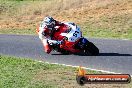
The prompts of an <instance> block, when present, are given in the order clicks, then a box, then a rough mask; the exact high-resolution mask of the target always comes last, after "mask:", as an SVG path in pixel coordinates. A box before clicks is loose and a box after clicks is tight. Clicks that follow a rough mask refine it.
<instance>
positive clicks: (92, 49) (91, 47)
mask: <svg viewBox="0 0 132 88" xmlns="http://www.w3.org/2000/svg"><path fill="white" fill-rule="evenodd" d="M85 53H86V54H90V55H92V56H97V55H99V49H98V48H97V47H96V46H95V45H94V44H93V43H92V42H88V43H87V45H86V48H85Z"/></svg>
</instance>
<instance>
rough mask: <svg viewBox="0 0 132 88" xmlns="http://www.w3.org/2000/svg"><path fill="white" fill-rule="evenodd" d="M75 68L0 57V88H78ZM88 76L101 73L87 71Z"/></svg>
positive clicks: (126, 87)
mask: <svg viewBox="0 0 132 88" xmlns="http://www.w3.org/2000/svg"><path fill="white" fill-rule="evenodd" d="M76 73H77V68H72V67H65V66H62V65H55V64H48V63H42V62H38V61H34V60H31V59H28V58H16V57H10V56H3V55H0V88H62V87H63V88H66V87H68V88H75V87H76V88H80V86H79V85H78V84H77V83H76V80H75V77H76ZM87 73H88V74H97V73H99V74H100V73H102V72H97V71H90V70H87ZM97 86H98V87H99V88H105V87H109V88H117V87H121V88H130V87H131V84H130V85H128V84H118V85H117V84H112V85H111V84H88V85H84V86H82V88H88V87H90V88H95V87H97Z"/></svg>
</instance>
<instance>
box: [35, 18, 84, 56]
mask: <svg viewBox="0 0 132 88" xmlns="http://www.w3.org/2000/svg"><path fill="white" fill-rule="evenodd" d="M62 27H64V28H62ZM36 31H37V33H38V35H39V38H40V39H41V41H42V43H43V46H44V51H45V52H46V53H48V54H49V53H50V52H51V51H52V48H51V47H50V45H56V47H63V43H64V40H67V41H68V42H70V43H71V44H74V43H75V42H76V41H77V40H78V39H79V38H81V36H82V34H81V31H80V28H79V27H78V26H77V25H76V24H74V23H71V22H65V23H63V22H59V21H56V20H54V19H53V18H52V17H50V16H47V17H45V18H44V19H43V21H42V22H41V24H40V26H39V27H38V28H37V30H36ZM58 32H59V33H60V32H61V33H60V35H61V36H62V37H64V38H62V37H59V36H58V35H57V33H58ZM71 47H72V46H71Z"/></svg>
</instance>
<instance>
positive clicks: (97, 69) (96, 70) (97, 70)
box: [36, 60, 121, 74]
mask: <svg viewBox="0 0 132 88" xmlns="http://www.w3.org/2000/svg"><path fill="white" fill-rule="evenodd" d="M36 61H37V60H36ZM38 62H41V63H47V64H56V65H63V66H67V67H75V68H78V67H79V66H73V65H67V64H59V63H49V62H44V61H38ZM81 67H82V68H83V69H86V70H92V71H98V72H99V71H100V72H104V73H111V74H121V73H116V72H111V71H105V70H98V69H92V68H87V67H83V66H81Z"/></svg>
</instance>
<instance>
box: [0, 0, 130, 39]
mask: <svg viewBox="0 0 132 88" xmlns="http://www.w3.org/2000/svg"><path fill="white" fill-rule="evenodd" d="M67 3H68V4H67ZM131 10H132V7H131V0H100V1H98V0H76V1H74V0H73V1H70V0H39V1H34V0H12V1H11V0H10V1H9V0H0V24H1V25H0V34H35V29H36V25H38V24H39V23H40V22H41V20H42V19H43V18H44V16H47V15H50V16H53V17H54V18H55V19H57V20H59V21H66V22H67V21H72V22H75V23H77V24H78V25H79V26H81V29H82V32H83V33H84V35H85V36H86V37H101V38H120V39H124V38H125V39H132V32H131V31H132V11H131Z"/></svg>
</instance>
